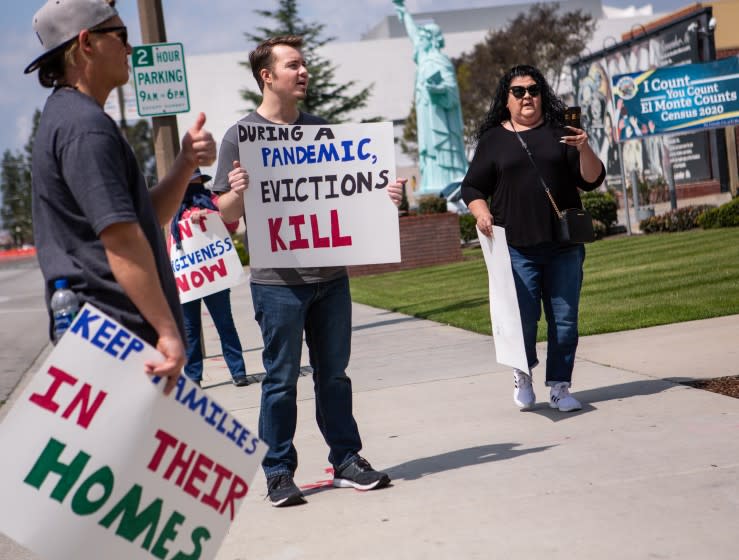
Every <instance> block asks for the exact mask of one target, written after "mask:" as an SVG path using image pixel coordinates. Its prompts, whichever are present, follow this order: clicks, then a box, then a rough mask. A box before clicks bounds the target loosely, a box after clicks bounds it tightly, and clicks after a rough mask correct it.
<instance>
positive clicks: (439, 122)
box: [393, 0, 467, 194]
mask: <svg viewBox="0 0 739 560" xmlns="http://www.w3.org/2000/svg"><path fill="white" fill-rule="evenodd" d="M393 4H395V10H396V11H397V12H398V18H400V20H401V21H402V22H403V24H404V25H405V29H406V31H407V32H408V37H410V39H411V41H412V42H413V61H414V62H415V63H416V86H415V104H416V122H417V125H418V133H417V134H418V167H419V171H420V172H421V186H420V189H419V192H418V194H432V193H434V194H435V193H438V192H439V191H440V190H441V189H442V188H444V187H445V186H446V185H447V184H449V183H451V182H452V181H455V180H460V179H461V178H462V177H463V176H464V174H465V173H466V172H467V157H466V155H465V150H464V140H463V136H462V131H463V125H462V110H461V106H460V102H459V88H458V86H457V75H456V74H455V72H454V66H453V65H452V63H451V61H450V60H449V57H448V56H446V55H445V54H444V53H442V52H441V49H442V48H443V47H444V36H443V35H442V33H441V28H440V27H439V26H438V25H436V24H435V23H428V24H426V25H422V26H417V25H416V24H415V22H414V21H413V18H411V16H410V14H408V12H407V11H406V9H405V2H404V0H393Z"/></svg>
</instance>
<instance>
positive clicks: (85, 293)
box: [32, 88, 184, 345]
mask: <svg viewBox="0 0 739 560" xmlns="http://www.w3.org/2000/svg"><path fill="white" fill-rule="evenodd" d="M32 176H33V197H32V199H33V233H34V239H35V243H36V250H37V254H38V260H39V264H40V266H41V270H42V272H43V275H44V280H45V283H46V303H47V307H48V305H49V300H50V298H51V293H52V292H53V290H54V280H56V279H57V278H67V279H68V280H69V287H70V288H71V289H72V290H73V291H74V292H75V293H76V294H77V296H78V297H79V299H80V303H81V304H82V303H85V302H90V303H91V304H93V305H95V306H96V307H97V308H99V309H100V310H101V311H103V312H105V313H107V314H108V315H110V316H111V317H112V318H113V319H115V320H116V321H118V322H120V323H121V324H122V325H124V326H125V327H126V328H128V329H130V330H131V331H132V332H134V333H135V334H136V335H138V336H140V337H141V338H143V339H144V340H146V341H147V342H149V343H150V344H153V345H155V344H156V342H157V339H158V335H157V333H156V331H155V330H154V328H153V327H152V326H151V324H149V322H148V321H146V319H144V317H143V316H142V315H141V313H139V311H138V309H137V308H136V306H135V305H134V304H133V302H132V301H131V300H130V299H129V298H128V296H127V295H126V293H125V292H124V290H123V288H122V287H121V286H120V285H119V284H118V282H116V280H115V277H114V276H113V272H112V271H111V269H110V265H109V263H108V258H107V256H106V254H105V248H104V246H103V243H102V241H101V240H100V233H101V232H102V231H103V230H104V229H105V228H107V227H109V226H111V225H113V224H118V223H127V222H138V223H139V225H140V226H141V229H142V230H143V232H144V235H145V236H146V239H147V241H148V242H149V245H150V246H151V250H152V253H153V254H154V260H155V263H156V267H157V273H158V274H157V277H155V278H152V279H151V282H152V283H155V282H156V283H158V284H160V285H161V286H162V289H163V291H164V295H165V296H166V298H167V303H168V304H169V307H170V309H171V310H172V314H173V315H174V317H175V321H177V325H178V327H179V329H180V333H182V334H183V335H184V326H183V322H182V310H181V306H180V301H179V297H178V295H177V287H176V285H175V282H174V275H173V273H172V268H171V265H170V261H169V256H168V255H167V251H166V247H165V245H164V238H163V236H162V231H161V228H160V226H159V222H158V220H157V217H156V214H155V212H154V208H153V206H152V204H151V199H150V198H149V193H148V191H147V189H146V183H145V181H144V177H143V175H142V174H141V171H140V170H139V166H138V163H137V162H136V157H135V156H134V154H133V151H132V150H131V147H130V146H129V144H128V142H126V140H125V139H124V138H123V136H122V135H121V133H120V131H119V130H118V126H117V125H116V124H115V122H113V120H112V119H111V118H110V117H108V115H106V114H105V112H104V111H103V109H102V108H101V107H100V106H99V105H98V104H97V103H96V102H95V100H93V99H92V98H91V97H89V96H87V95H85V94H83V93H80V92H78V91H76V90H74V89H71V88H60V89H58V90H56V91H55V92H54V93H52V94H51V96H49V99H48V100H47V101H46V105H45V107H44V112H43V114H42V115H41V120H40V122H39V128H38V133H37V134H36V139H35V142H34V146H33V164H32Z"/></svg>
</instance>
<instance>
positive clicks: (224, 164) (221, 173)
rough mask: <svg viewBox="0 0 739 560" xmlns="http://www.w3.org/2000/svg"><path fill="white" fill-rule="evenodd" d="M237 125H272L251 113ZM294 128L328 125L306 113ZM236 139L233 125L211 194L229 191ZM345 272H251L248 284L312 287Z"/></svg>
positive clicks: (321, 269)
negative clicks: (304, 285)
mask: <svg viewBox="0 0 739 560" xmlns="http://www.w3.org/2000/svg"><path fill="white" fill-rule="evenodd" d="M240 122H247V123H259V124H275V123H273V122H271V121H268V120H267V119H265V118H264V117H262V116H261V115H260V114H259V113H257V112H256V111H254V112H253V113H249V114H248V115H246V116H245V117H244V118H243V119H241V121H240ZM293 124H294V125H296V124H306V125H309V124H327V121H326V120H324V119H322V118H320V117H316V116H315V115H309V114H308V113H302V112H301V113H300V116H299V117H298V120H296V121H295V122H294V123H293ZM239 159H240V158H239V137H238V132H237V130H236V125H233V126H232V127H231V128H229V129H228V130H227V131H226V134H225V135H224V136H223V141H222V142H221V148H220V151H219V152H218V169H217V171H216V178H215V180H214V181H213V189H212V190H213V191H214V192H227V191H229V190H231V187H230V186H229V184H228V174H229V172H230V171H231V170H232V169H233V162H234V161H237V160H239ZM346 273H347V272H346V268H345V267H343V266H325V267H315V268H252V269H251V281H252V282H253V283H255V284H271V285H278V286H295V285H301V284H315V283H317V282H327V281H329V280H335V279H336V278H341V277H343V276H346Z"/></svg>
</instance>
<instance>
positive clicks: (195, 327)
mask: <svg viewBox="0 0 739 560" xmlns="http://www.w3.org/2000/svg"><path fill="white" fill-rule="evenodd" d="M201 301H205V306H206V307H207V308H208V312H209V313H210V316H211V318H212V319H213V323H214V324H215V326H216V330H217V331H218V336H219V337H220V338H221V350H222V351H223V359H224V360H226V365H228V370H229V371H230V372H231V377H233V378H234V379H238V378H243V377H246V365H245V364H244V355H243V354H242V348H241V341H240V340H239V333H238V332H237V331H236V325H234V320H233V316H232V315H231V290H223V291H221V292H217V293H215V294H211V295H209V296H205V297H204V298H202V300H200V299H196V300H194V301H190V302H188V303H183V304H182V314H183V315H184V317H185V338H186V340H185V342H186V343H187V362H186V363H185V375H187V377H189V378H190V379H192V380H193V381H200V380H201V379H202V378H203V347H202V345H201V344H200V330H201V324H202V321H201V316H200V302H201Z"/></svg>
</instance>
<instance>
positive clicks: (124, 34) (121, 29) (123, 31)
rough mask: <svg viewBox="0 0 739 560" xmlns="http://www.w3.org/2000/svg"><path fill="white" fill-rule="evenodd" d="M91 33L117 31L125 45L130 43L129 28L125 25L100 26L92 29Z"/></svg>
mask: <svg viewBox="0 0 739 560" xmlns="http://www.w3.org/2000/svg"><path fill="white" fill-rule="evenodd" d="M90 33H115V34H116V36H117V37H118V38H119V39H120V40H121V42H122V43H123V45H124V46H125V45H127V44H128V28H127V27H126V26H125V25H116V26H114V27H100V28H98V29H90Z"/></svg>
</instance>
